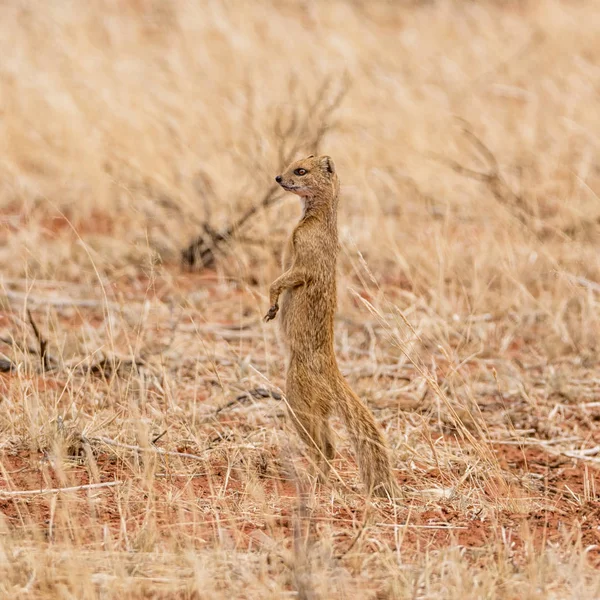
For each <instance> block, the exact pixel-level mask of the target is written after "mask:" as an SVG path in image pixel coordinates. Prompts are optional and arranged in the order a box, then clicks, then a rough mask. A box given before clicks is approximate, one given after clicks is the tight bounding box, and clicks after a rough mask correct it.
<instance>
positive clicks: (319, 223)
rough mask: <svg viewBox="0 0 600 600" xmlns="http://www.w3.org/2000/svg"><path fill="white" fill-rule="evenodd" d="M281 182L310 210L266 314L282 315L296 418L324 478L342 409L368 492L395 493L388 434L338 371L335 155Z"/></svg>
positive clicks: (302, 166) (301, 164) (294, 168)
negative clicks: (334, 418)
mask: <svg viewBox="0 0 600 600" xmlns="http://www.w3.org/2000/svg"><path fill="white" fill-rule="evenodd" d="M275 180H276V181H277V183H279V185H281V187H283V188H284V189H285V190H287V191H289V192H292V193H294V194H297V195H298V196H300V198H301V199H302V202H303V209H304V210H303V214H302V218H301V219H300V221H299V223H298V224H297V225H296V227H295V229H294V231H293V232H292V235H291V236H290V238H289V240H288V242H287V245H286V247H285V250H284V253H283V269H284V273H283V275H281V276H280V277H278V278H277V279H276V280H275V281H274V282H273V283H272V284H271V287H270V290H269V295H270V302H271V307H270V308H269V312H268V313H267V314H266V316H265V321H270V320H271V319H274V318H275V317H276V315H277V314H278V313H279V318H280V320H281V328H282V332H283V338H284V342H285V346H286V350H287V354H288V357H287V358H288V365H287V376H286V396H287V400H288V403H289V406H290V409H291V412H292V420H293V422H294V424H295V426H296V428H297V430H298V433H299V434H300V437H301V438H302V439H303V440H304V442H306V444H307V445H308V447H309V449H310V450H309V452H310V455H311V458H312V459H313V461H314V463H315V465H316V466H317V467H318V469H319V471H320V475H321V477H323V476H325V475H326V474H327V473H328V471H329V461H331V459H332V458H333V457H334V455H335V448H334V443H333V435H332V431H331V428H330V425H329V417H330V415H331V413H332V412H334V411H336V412H337V413H338V414H340V415H341V417H342V418H343V420H344V421H345V423H346V426H347V428H348V430H349V432H350V436H351V439H352V443H353V446H354V450H355V453H356V457H357V462H358V466H359V469H360V474H361V477H362V480H363V482H364V483H365V485H366V487H367V491H368V493H373V494H376V495H380V496H386V495H388V494H390V495H392V494H393V493H394V491H395V490H396V486H395V484H394V480H393V477H392V472H391V466H390V458H389V455H388V449H387V446H386V443H385V440H384V437H383V435H382V433H381V431H380V430H379V428H378V426H377V424H376V423H375V419H374V418H373V415H372V414H371V412H370V411H369V409H368V408H367V407H366V406H365V405H364V404H363V403H362V401H361V400H360V399H359V398H358V396H357V395H356V394H355V393H354V392H353V391H352V389H351V388H350V386H349V385H348V383H347V382H346V380H345V379H344V377H343V376H342V374H341V373H340V370H339V368H338V364H337V360H336V357H335V351H334V345H333V342H334V340H333V321H334V315H335V311H336V305H337V298H336V276H337V274H336V263H337V255H338V250H339V245H338V231H337V205H338V196H339V179H338V176H337V173H336V169H335V165H334V163H333V160H332V159H331V158H330V157H329V156H318V157H316V156H312V155H311V156H309V157H308V158H305V159H303V160H299V161H297V162H295V163H293V164H291V165H290V166H289V167H288V168H287V170H286V171H285V172H284V173H283V174H282V175H278V176H277V177H276V178H275ZM280 296H281V302H280V303H279V297H280Z"/></svg>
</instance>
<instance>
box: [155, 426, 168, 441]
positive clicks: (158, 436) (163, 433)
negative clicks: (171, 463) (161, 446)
mask: <svg viewBox="0 0 600 600" xmlns="http://www.w3.org/2000/svg"><path fill="white" fill-rule="evenodd" d="M167 431H168V429H165V430H164V431H163V432H162V433H159V434H158V435H157V436H156V437H155V438H154V439H153V440H152V443H153V444H156V442H158V440H160V438H162V437H163V435H165V433H167Z"/></svg>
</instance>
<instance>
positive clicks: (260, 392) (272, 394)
mask: <svg viewBox="0 0 600 600" xmlns="http://www.w3.org/2000/svg"><path fill="white" fill-rule="evenodd" d="M252 398H255V399H257V400H259V399H262V398H273V400H281V398H282V396H281V394H280V393H279V392H276V391H275V390H267V389H265V388H262V387H257V388H254V389H251V390H248V391H247V392H244V393H243V394H240V395H239V396H237V397H236V398H235V399H234V400H230V401H229V402H227V403H226V404H223V406H219V408H217V410H216V411H215V416H217V415H218V414H219V413H220V412H221V411H223V410H227V409H228V408H231V407H232V406H235V405H236V404H246V403H247V402H249V401H250V400H251V399H252Z"/></svg>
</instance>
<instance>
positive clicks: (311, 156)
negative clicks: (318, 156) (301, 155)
mask: <svg viewBox="0 0 600 600" xmlns="http://www.w3.org/2000/svg"><path fill="white" fill-rule="evenodd" d="M314 157H315V155H314V154H311V155H310V156H307V157H306V158H314Z"/></svg>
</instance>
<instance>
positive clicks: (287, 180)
mask: <svg viewBox="0 0 600 600" xmlns="http://www.w3.org/2000/svg"><path fill="white" fill-rule="evenodd" d="M275 181H276V182H277V183H278V184H279V185H280V186H281V187H282V188H283V189H284V190H287V191H288V192H292V193H293V194H297V195H298V196H303V197H305V198H307V197H314V196H316V195H322V194H323V192H330V193H331V194H332V195H333V196H336V195H337V191H338V188H339V184H338V176H337V174H336V172H335V165H334V164H333V160H331V158H330V157H329V156H313V155H311V156H308V157H307V158H303V159H302V160H298V161H296V162H294V163H292V164H291V165H290V166H289V167H288V168H287V169H286V170H285V171H284V172H283V173H282V174H281V175H277V177H275Z"/></svg>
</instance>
